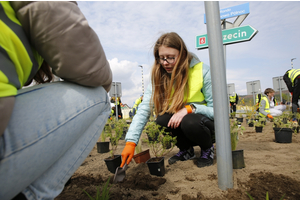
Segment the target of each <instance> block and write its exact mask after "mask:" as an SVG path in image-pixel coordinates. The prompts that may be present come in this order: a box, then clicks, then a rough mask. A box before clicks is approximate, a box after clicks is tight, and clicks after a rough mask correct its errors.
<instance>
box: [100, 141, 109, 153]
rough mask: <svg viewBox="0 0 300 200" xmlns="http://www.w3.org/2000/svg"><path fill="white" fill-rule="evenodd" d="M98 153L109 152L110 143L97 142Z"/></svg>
mask: <svg viewBox="0 0 300 200" xmlns="http://www.w3.org/2000/svg"><path fill="white" fill-rule="evenodd" d="M97 152H98V153H107V152H109V142H97Z"/></svg>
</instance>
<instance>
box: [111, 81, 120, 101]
mask: <svg viewBox="0 0 300 200" xmlns="http://www.w3.org/2000/svg"><path fill="white" fill-rule="evenodd" d="M109 96H110V97H115V96H116V97H121V96H122V87H121V83H120V82H112V84H111V88H110V91H109Z"/></svg>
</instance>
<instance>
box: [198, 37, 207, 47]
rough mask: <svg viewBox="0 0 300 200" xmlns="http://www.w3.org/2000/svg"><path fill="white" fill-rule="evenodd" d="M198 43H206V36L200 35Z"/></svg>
mask: <svg viewBox="0 0 300 200" xmlns="http://www.w3.org/2000/svg"><path fill="white" fill-rule="evenodd" d="M199 44H200V45H202V44H206V37H200V38H199Z"/></svg>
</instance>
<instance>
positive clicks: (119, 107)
mask: <svg viewBox="0 0 300 200" xmlns="http://www.w3.org/2000/svg"><path fill="white" fill-rule="evenodd" d="M110 102H111V103H114V107H115V104H116V105H117V109H118V119H123V114H122V109H121V106H122V102H121V97H117V103H116V98H115V97H111V99H110ZM114 111H115V112H114V113H116V108H115V109H114Z"/></svg>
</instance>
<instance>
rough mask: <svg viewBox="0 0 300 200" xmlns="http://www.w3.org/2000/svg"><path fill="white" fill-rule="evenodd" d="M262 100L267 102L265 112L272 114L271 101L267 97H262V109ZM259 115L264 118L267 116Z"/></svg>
mask: <svg viewBox="0 0 300 200" xmlns="http://www.w3.org/2000/svg"><path fill="white" fill-rule="evenodd" d="M262 100H265V102H266V106H265V108H264V110H265V111H266V112H267V113H270V104H269V100H268V98H267V97H261V100H260V103H259V107H260V105H261V101H262ZM259 115H260V116H262V117H266V116H265V115H264V114H262V113H259Z"/></svg>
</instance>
